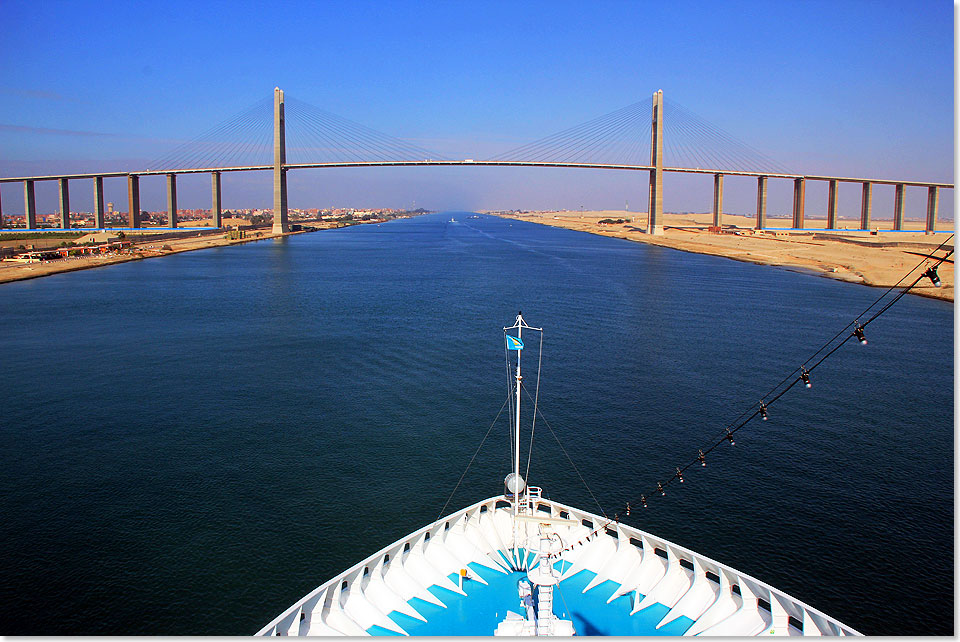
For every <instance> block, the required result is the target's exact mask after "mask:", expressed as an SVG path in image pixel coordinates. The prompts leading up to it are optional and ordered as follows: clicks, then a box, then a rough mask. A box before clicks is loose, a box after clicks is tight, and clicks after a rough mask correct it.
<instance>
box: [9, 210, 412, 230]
mask: <svg viewBox="0 0 960 642" xmlns="http://www.w3.org/2000/svg"><path fill="white" fill-rule="evenodd" d="M424 213H426V210H424V209H423V208H419V209H415V210H401V209H393V208H377V209H357V208H352V207H335V208H327V209H322V208H307V209H290V210H289V214H288V215H289V219H290V221H291V222H292V223H293V222H296V223H309V222H320V221H322V222H343V223H349V222H364V223H369V222H377V221H380V222H382V221H388V220H391V219H395V218H400V217H404V216H411V215H415V214H424ZM62 220H63V219H62V217H61V215H60V213H59V212H54V213H52V214H37V228H38V229H51V230H53V229H65V228H64V227H63V225H62ZM140 220H141V224H142V227H145V228H146V227H169V225H170V223H169V220H168V215H167V211H166V210H161V211H154V212H151V211H147V210H143V211H141V213H140ZM223 220H224V225H225V226H226V225H229V226H237V225H251V226H254V227H258V226H261V225H266V224H268V223H271V222H272V221H273V210H272V209H260V208H254V209H249V208H248V209H231V210H224V211H223ZM129 221H130V219H129V215H128V213H127V212H121V211H117V210H116V209H115V208H114V204H113V203H107V207H106V212H104V222H105V223H106V225H107V227H117V228H119V227H128V226H129ZM177 224H178V225H182V226H184V227H212V226H213V214H212V212H211V210H208V209H182V210H177ZM26 226H27V218H26V216H25V215H23V214H20V215H17V214H12V215H11V214H3V215H2V216H0V228H3V229H18V228H19V229H25V228H26ZM95 226H96V217H95V215H94V214H93V212H74V211H71V212H70V228H71V229H96V228H95Z"/></svg>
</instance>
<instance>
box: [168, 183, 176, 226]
mask: <svg viewBox="0 0 960 642" xmlns="http://www.w3.org/2000/svg"><path fill="white" fill-rule="evenodd" d="M167 223H168V225H169V226H170V227H176V226H177V175H176V174H167Z"/></svg>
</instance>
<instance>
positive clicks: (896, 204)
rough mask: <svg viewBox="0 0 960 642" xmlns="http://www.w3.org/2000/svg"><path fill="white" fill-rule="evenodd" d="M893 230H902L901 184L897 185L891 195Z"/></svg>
mask: <svg viewBox="0 0 960 642" xmlns="http://www.w3.org/2000/svg"><path fill="white" fill-rule="evenodd" d="M893 229H895V230H902V229H903V183H897V188H896V191H894V193H893Z"/></svg>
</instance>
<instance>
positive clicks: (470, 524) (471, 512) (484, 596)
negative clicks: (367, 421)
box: [258, 497, 859, 636]
mask: <svg viewBox="0 0 960 642" xmlns="http://www.w3.org/2000/svg"><path fill="white" fill-rule="evenodd" d="M511 506H512V505H511V503H510V502H509V501H507V499H506V498H504V497H492V498H490V499H486V500H484V501H482V502H479V503H477V504H474V505H473V506H469V507H467V508H465V509H463V510H461V511H459V512H457V513H454V514H452V515H449V516H448V517H445V518H443V519H440V520H438V521H436V522H434V523H432V524H429V525H428V526H425V527H423V528H421V529H419V530H417V531H415V532H413V533H411V534H410V535H408V536H406V537H404V538H403V539H400V540H397V541H396V542H394V543H393V544H391V545H389V546H387V547H385V548H383V549H382V550H380V551H377V552H376V553H374V554H373V555H371V556H370V557H368V558H366V559H365V560H363V561H361V562H359V563H357V564H356V565H354V566H353V567H351V568H350V569H348V570H346V571H345V572H343V573H341V574H340V575H338V576H337V577H335V578H333V579H331V580H330V581H328V582H326V583H324V584H322V585H321V586H319V587H317V588H316V589H314V590H313V591H311V592H310V593H308V594H307V595H305V596H304V597H303V598H302V599H300V600H298V601H297V602H296V603H295V604H294V605H292V606H291V607H290V608H288V609H287V610H286V611H284V612H283V613H282V614H281V615H279V616H278V617H277V618H275V619H274V620H273V621H272V622H270V623H269V624H268V625H267V626H265V627H264V628H263V629H262V630H260V632H259V633H258V635H371V634H393V635H397V634H399V635H492V634H493V633H494V630H495V629H496V625H495V624H494V625H493V626H490V623H491V622H495V621H498V620H502V619H503V618H504V617H505V616H506V615H507V610H513V611H515V612H518V613H523V606H522V605H521V604H520V600H519V598H518V597H517V596H516V592H515V591H514V592H513V594H512V596H511V592H510V591H501V593H503V594H504V595H503V597H501V598H498V599H500V600H501V601H500V602H499V603H498V602H491V600H490V599H489V595H488V594H489V593H491V591H490V590H489V588H488V587H489V585H490V584H491V582H492V581H501V579H502V580H503V581H506V580H507V579H508V577H506V576H511V574H513V575H516V574H518V572H522V571H527V570H529V569H530V567H531V566H533V565H535V564H536V556H535V555H534V554H533V553H532V552H531V551H530V550H529V549H526V548H523V549H521V550H520V551H515V550H513V549H512V548H511V543H512V541H513V540H512V537H513V519H512V507H511ZM525 513H526V516H524V517H523V518H522V519H521V520H519V521H520V524H519V528H520V529H521V532H520V537H519V538H518V541H519V542H529V543H530V544H529V545H530V546H531V547H533V546H535V544H533V543H532V542H534V541H535V539H536V538H537V533H538V530H539V529H540V528H541V527H540V525H539V524H538V521H539V520H541V519H542V520H543V521H544V522H549V523H550V526H549V527H548V528H550V529H552V531H553V532H555V533H556V534H558V535H559V536H560V539H561V541H562V542H563V545H564V546H568V545H570V544H572V543H574V542H577V541H580V540H583V538H586V537H587V536H588V535H589V534H590V533H591V532H592V531H594V530H596V529H597V528H598V527H600V526H602V525H603V524H605V523H606V520H605V519H604V518H602V517H600V516H598V515H594V514H592V513H587V512H584V511H581V510H578V509H575V508H572V507H570V506H565V505H563V504H559V503H557V502H554V501H551V500H547V499H540V498H534V499H533V500H532V501H531V504H530V506H529V507H528V509H527V510H526V511H525ZM556 568H557V569H558V570H559V571H560V573H561V578H562V581H561V583H560V584H559V587H558V588H559V596H560V599H555V601H554V603H553V608H554V611H558V610H559V611H562V612H560V613H557V615H558V616H560V617H567V618H569V619H571V620H572V621H573V624H574V627H575V628H576V629H577V634H578V635H597V634H603V633H612V634H616V635H657V634H664V635H680V634H682V635H697V634H703V635H736V636H746V635H859V633H858V632H857V631H855V630H853V629H851V628H850V627H848V626H846V625H844V624H842V623H840V622H838V621H837V620H835V619H833V618H831V617H829V616H827V615H825V614H823V613H821V612H820V611H818V610H816V609H814V608H812V607H810V606H808V605H806V604H804V603H803V602H800V601H799V600H797V599H795V598H793V597H791V596H789V595H787V594H785V593H783V592H781V591H778V590H777V589H775V588H773V587H771V586H769V585H767V584H765V583H763V582H761V581H759V580H757V579H755V578H753V577H751V576H749V575H745V574H743V573H740V572H739V571H737V570H735V569H732V568H730V567H729V566H725V565H723V564H720V563H719V562H716V561H714V560H712V559H709V558H707V557H704V556H702V555H699V554H697V553H695V552H693V551H691V550H689V549H686V548H684V547H682V546H679V545H677V544H674V543H672V542H669V541H667V540H664V539H662V538H659V537H656V536H654V535H651V534H649V533H646V532H644V531H641V530H639V529H636V528H632V527H630V526H626V525H624V524H617V523H613V524H610V525H609V527H607V528H606V529H605V530H601V531H600V533H598V534H596V535H594V536H593V537H590V538H589V539H588V540H586V541H585V543H583V544H580V545H577V546H575V547H573V548H572V549H571V550H568V551H566V552H564V554H563V556H562V562H559V563H558V564H557V565H556ZM462 569H466V570H467V577H466V578H464V579H461V573H462ZM501 576H505V577H502V578H501ZM485 578H486V579H485ZM587 578H589V581H586V580H587ZM584 582H586V584H585V585H584V586H583V587H582V588H581V584H584ZM608 582H609V583H608ZM610 583H612V584H610ZM614 587H615V588H614ZM611 589H613V590H612V592H611ZM598 595H600V596H601V597H602V596H607V598H606V600H605V601H604V600H603V599H598V598H597V596H598ZM503 600H506V601H503ZM513 602H516V604H513ZM504 605H505V606H504ZM450 609H455V610H456V614H454V613H453V611H451V610H450ZM492 609H496V610H497V612H496V613H486V612H484V611H489V610H492ZM454 621H455V622H456V625H455V626H451V625H450V623H451V622H454ZM444 622H446V623H447V624H446V625H445V624H444ZM598 622H602V623H603V625H602V627H607V628H606V629H604V628H602V627H601V628H595V627H596V626H598V625H597V624H596V623H598Z"/></svg>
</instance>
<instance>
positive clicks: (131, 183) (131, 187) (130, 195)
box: [127, 174, 140, 229]
mask: <svg viewBox="0 0 960 642" xmlns="http://www.w3.org/2000/svg"><path fill="white" fill-rule="evenodd" d="M127 207H128V209H127V216H128V217H129V222H130V227H132V228H134V229H139V228H140V177H139V176H137V175H135V174H130V175H128V176H127Z"/></svg>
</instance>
